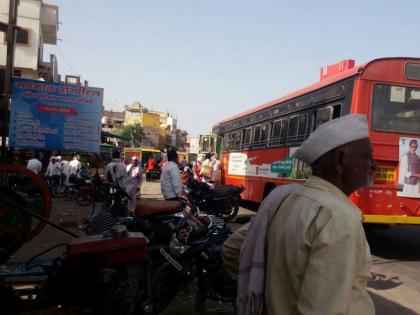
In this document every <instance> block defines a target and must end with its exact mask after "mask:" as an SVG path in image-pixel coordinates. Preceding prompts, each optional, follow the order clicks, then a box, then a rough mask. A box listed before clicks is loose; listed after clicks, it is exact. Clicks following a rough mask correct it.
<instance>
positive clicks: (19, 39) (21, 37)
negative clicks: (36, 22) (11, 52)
mask: <svg viewBox="0 0 420 315" xmlns="http://www.w3.org/2000/svg"><path fill="white" fill-rule="evenodd" d="M16 44H23V45H29V30H25V29H23V28H18V29H17V30H16Z"/></svg>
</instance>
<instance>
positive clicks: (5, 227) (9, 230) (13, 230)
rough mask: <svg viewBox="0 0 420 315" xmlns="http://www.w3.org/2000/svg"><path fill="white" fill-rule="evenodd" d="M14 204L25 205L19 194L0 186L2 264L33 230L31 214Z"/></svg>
mask: <svg viewBox="0 0 420 315" xmlns="http://www.w3.org/2000/svg"><path fill="white" fill-rule="evenodd" d="M12 204H16V205H19V206H22V207H25V203H24V201H23V199H22V198H20V197H19V195H18V194H16V193H15V192H13V191H11V190H10V188H7V187H2V186H0V265H1V264H3V263H5V262H6V261H7V260H8V259H9V257H10V256H11V255H13V253H15V252H16V251H17V250H18V249H19V248H20V247H21V246H22V245H23V244H24V243H25V242H26V240H27V239H28V236H29V233H30V232H31V223H32V221H31V216H30V215H29V214H27V213H26V212H23V211H20V210H19V209H17V208H16V207H14V206H12Z"/></svg>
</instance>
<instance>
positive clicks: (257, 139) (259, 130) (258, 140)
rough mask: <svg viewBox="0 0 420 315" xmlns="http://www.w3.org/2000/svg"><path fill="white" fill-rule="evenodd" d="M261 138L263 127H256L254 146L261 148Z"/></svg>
mask: <svg viewBox="0 0 420 315" xmlns="http://www.w3.org/2000/svg"><path fill="white" fill-rule="evenodd" d="M260 136H261V125H258V126H255V128H254V137H253V140H252V145H254V146H259V144H260Z"/></svg>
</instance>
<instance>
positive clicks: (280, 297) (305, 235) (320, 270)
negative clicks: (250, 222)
mask: <svg viewBox="0 0 420 315" xmlns="http://www.w3.org/2000/svg"><path fill="white" fill-rule="evenodd" d="M267 246H268V248H267V253H268V257H267V272H266V284H265V305H266V311H267V313H268V314H270V315H273V314H279V315H280V314H281V315H289V314H290V315H291V314H305V315H306V314H317V315H330V314H331V315H332V314H337V315H338V314H349V315H353V314H354V315H364V314H374V313H375V310H374V306H373V303H372V300H371V298H370V297H369V295H368V293H367V291H366V284H367V281H368V280H369V279H370V272H369V269H370V266H371V261H372V258H371V255H370V249H369V245H368V244H367V242H366V238H365V234H364V231H363V227H362V220H361V212H360V210H359V209H358V208H357V207H356V206H355V205H354V204H353V203H352V202H351V201H350V200H349V199H348V198H347V197H346V195H345V194H344V193H343V192H341V191H340V190H339V189H338V188H337V187H335V186H334V185H332V184H331V183H329V182H327V181H325V180H323V179H321V178H319V177H315V176H312V177H310V178H309V179H308V180H307V181H306V183H305V184H304V185H303V186H302V188H299V189H298V190H297V191H296V192H294V193H292V194H291V196H289V197H288V198H287V199H286V200H285V202H284V203H283V205H282V206H281V207H280V209H279V211H278V213H277V215H276V217H275V219H274V220H273V222H272V224H271V226H270V229H269V233H268V245H267Z"/></svg>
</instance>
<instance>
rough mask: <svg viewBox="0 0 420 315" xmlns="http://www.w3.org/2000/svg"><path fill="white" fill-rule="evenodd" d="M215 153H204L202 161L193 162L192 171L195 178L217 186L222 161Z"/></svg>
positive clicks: (219, 179)
mask: <svg viewBox="0 0 420 315" xmlns="http://www.w3.org/2000/svg"><path fill="white" fill-rule="evenodd" d="M217 157H218V156H217V153H213V154H211V153H206V155H205V156H204V159H203V160H202V161H197V162H195V163H193V167H192V171H193V174H194V178H195V179H196V180H199V181H202V182H205V183H212V184H213V185H214V186H219V185H220V181H221V169H222V163H221V162H220V160H218V158H217Z"/></svg>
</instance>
